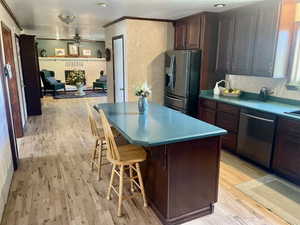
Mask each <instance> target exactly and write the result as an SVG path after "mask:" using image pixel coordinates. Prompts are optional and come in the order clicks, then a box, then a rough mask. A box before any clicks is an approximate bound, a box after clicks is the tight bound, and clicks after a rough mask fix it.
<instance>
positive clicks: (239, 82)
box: [226, 74, 300, 100]
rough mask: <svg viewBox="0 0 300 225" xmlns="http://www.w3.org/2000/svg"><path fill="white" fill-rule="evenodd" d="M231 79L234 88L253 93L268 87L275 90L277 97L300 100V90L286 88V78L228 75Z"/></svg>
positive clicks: (227, 77) (274, 94) (227, 78)
mask: <svg viewBox="0 0 300 225" xmlns="http://www.w3.org/2000/svg"><path fill="white" fill-rule="evenodd" d="M226 80H230V84H231V87H232V88H238V89H241V90H243V91H247V92H251V93H259V91H260V89H261V88H262V87H268V88H270V89H272V90H273V91H274V93H273V94H272V95H273V96H276V97H281V98H288V99H294V100H300V91H291V90H288V89H287V88H286V82H287V80H285V79H274V78H265V77H253V76H241V75H230V74H228V75H227V76H226Z"/></svg>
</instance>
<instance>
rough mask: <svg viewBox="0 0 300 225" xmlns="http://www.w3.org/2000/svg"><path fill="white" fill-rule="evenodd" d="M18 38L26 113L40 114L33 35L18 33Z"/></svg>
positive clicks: (38, 83)
mask: <svg viewBox="0 0 300 225" xmlns="http://www.w3.org/2000/svg"><path fill="white" fill-rule="evenodd" d="M19 40H20V42H19V43H20V55H21V62H22V71H23V79H24V84H25V97H26V103H27V104H26V106H27V114H28V116H35V115H41V114H42V109H41V108H42V107H41V99H40V98H41V79H40V74H39V63H38V57H37V51H36V44H35V36H32V35H20V39H19Z"/></svg>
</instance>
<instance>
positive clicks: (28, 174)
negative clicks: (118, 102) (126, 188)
mask: <svg viewBox="0 0 300 225" xmlns="http://www.w3.org/2000/svg"><path fill="white" fill-rule="evenodd" d="M86 101H87V102H88V103H89V104H91V105H92V104H95V103H100V102H104V101H106V98H105V97H104V98H97V99H91V98H90V99H66V100H53V99H52V98H51V97H47V98H44V99H43V115H42V116H38V117H31V118H30V119H29V121H28V129H27V131H26V134H25V137H24V138H23V139H22V140H20V148H19V150H20V157H21V165H20V169H19V170H18V171H16V172H15V174H14V177H13V181H12V185H11V190H10V195H9V199H8V203H7V206H6V209H5V212H4V215H3V219H2V222H1V225H79V224H80V225H82V224H85V225H102V224H103V225H113V224H115V225H117V224H118V225H119V224H120V225H121V224H122V225H123V224H128V225H145V224H147V225H148V224H153V225H156V224H157V225H158V224H160V222H159V221H158V219H157V218H156V216H155V215H154V213H153V212H152V210H151V209H150V208H146V209H145V208H144V207H143V203H142V200H141V199H132V200H130V201H125V203H124V210H123V213H124V214H125V215H124V216H123V217H121V218H118V217H117V216H116V213H117V212H116V206H117V198H116V197H115V196H114V197H113V200H112V201H108V200H106V198H105V196H106V190H107V187H108V182H109V175H110V174H109V173H110V169H111V168H110V167H109V166H106V167H104V171H103V180H101V181H97V173H96V172H93V173H92V172H91V169H90V164H89V157H90V152H91V151H92V149H93V145H94V139H93V138H92V135H91V133H90V128H89V124H88V118H87V112H86V108H85V102H86ZM264 175H266V173H265V172H264V171H262V170H260V169H257V168H256V167H254V166H252V165H250V164H248V163H245V162H244V161H241V160H240V159H238V158H236V157H234V156H232V155H231V154H228V153H225V152H223V153H222V162H221V172H220V190H219V201H218V203H217V204H216V205H215V212H214V214H213V215H209V216H206V217H203V218H199V219H196V220H194V221H191V222H189V223H187V224H188V225H279V224H287V223H285V222H284V221H283V220H281V219H280V218H279V217H277V216H276V215H274V214H272V212H270V211H268V210H267V209H265V208H264V207H262V206H261V205H260V204H258V203H257V202H255V201H254V200H251V199H250V198H248V197H247V196H246V195H244V194H243V193H241V192H240V191H239V190H238V189H236V188H235V185H236V184H239V183H242V182H246V181H249V180H252V179H256V178H259V177H261V176H264ZM199 179H201V178H199Z"/></svg>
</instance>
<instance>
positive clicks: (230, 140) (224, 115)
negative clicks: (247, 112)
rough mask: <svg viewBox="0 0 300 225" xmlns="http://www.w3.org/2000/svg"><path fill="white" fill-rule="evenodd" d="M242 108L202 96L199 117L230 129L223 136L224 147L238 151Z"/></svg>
mask: <svg viewBox="0 0 300 225" xmlns="http://www.w3.org/2000/svg"><path fill="white" fill-rule="evenodd" d="M239 115H240V108H239V107H236V106H233V105H229V104H225V103H221V102H216V101H213V100H207V99H202V98H200V100H199V110H198V118H199V119H200V120H202V121H204V122H207V123H210V124H213V125H216V126H218V127H222V128H223V129H225V130H227V131H228V134H227V135H224V136H222V143H221V144H222V149H225V150H228V151H231V152H236V148H237V134H238V127H239Z"/></svg>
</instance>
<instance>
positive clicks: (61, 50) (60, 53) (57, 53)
mask: <svg viewBox="0 0 300 225" xmlns="http://www.w3.org/2000/svg"><path fill="white" fill-rule="evenodd" d="M54 51H55V56H65V55H66V51H65V49H64V48H55V49H54Z"/></svg>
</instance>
